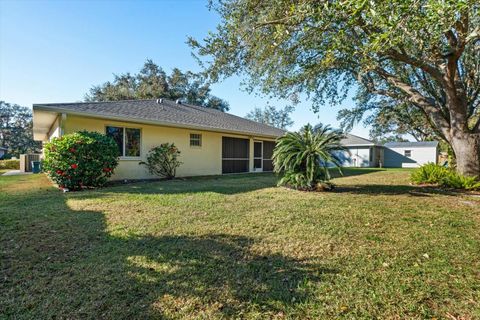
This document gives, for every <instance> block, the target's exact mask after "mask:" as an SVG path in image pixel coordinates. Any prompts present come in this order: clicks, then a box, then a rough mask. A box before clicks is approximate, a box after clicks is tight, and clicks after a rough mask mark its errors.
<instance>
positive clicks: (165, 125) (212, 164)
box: [33, 99, 285, 179]
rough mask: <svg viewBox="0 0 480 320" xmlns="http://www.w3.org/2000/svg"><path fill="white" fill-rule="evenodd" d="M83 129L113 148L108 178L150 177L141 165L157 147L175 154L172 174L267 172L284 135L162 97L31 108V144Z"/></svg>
mask: <svg viewBox="0 0 480 320" xmlns="http://www.w3.org/2000/svg"><path fill="white" fill-rule="evenodd" d="M81 130H87V131H97V132H102V133H105V134H107V135H109V136H111V137H112V138H113V139H114V140H115V141H116V142H117V144H118V147H119V153H120V161H119V165H118V167H117V169H116V170H115V175H114V176H113V177H112V178H113V179H148V178H154V176H152V175H151V174H150V173H149V172H148V171H147V168H146V167H145V166H144V165H140V164H139V163H140V162H141V161H145V160H146V155H147V153H148V151H149V150H150V149H151V148H153V147H156V146H158V145H160V144H161V143H165V142H169V143H174V144H175V145H176V146H177V147H178V149H179V150H180V152H181V154H180V161H182V162H183V164H182V165H181V166H180V167H179V168H178V170H177V175H178V176H198V175H217V174H223V173H240V172H260V171H272V170H273V164H272V153H273V149H274V147H275V139H276V138H278V137H279V136H281V135H283V134H284V133H285V131H283V130H280V129H277V128H274V127H271V126H268V125H265V124H261V123H257V122H254V121H251V120H247V119H244V118H241V117H237V116H235V115H232V114H228V113H224V112H221V111H218V110H214V109H208V108H204V107H199V106H194V105H190V104H185V103H182V102H180V101H177V102H175V101H170V100H166V99H156V100H129V101H110V102H82V103H54V104H34V105H33V134H34V139H35V140H37V141H43V142H45V141H48V140H50V139H52V138H53V137H60V136H62V135H64V134H68V133H73V132H76V131H81Z"/></svg>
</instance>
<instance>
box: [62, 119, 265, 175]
mask: <svg viewBox="0 0 480 320" xmlns="http://www.w3.org/2000/svg"><path fill="white" fill-rule="evenodd" d="M107 125H114V126H120V127H128V128H139V129H141V146H140V157H139V158H130V159H126V158H120V162H119V165H118V167H117V168H116V169H115V174H114V176H113V177H112V179H113V180H121V179H149V178H157V177H155V176H152V175H151V174H150V173H149V172H148V170H147V169H146V167H145V166H144V165H139V162H140V161H142V160H145V158H146V155H147V153H148V151H149V150H150V149H151V148H153V147H156V146H158V145H160V144H161V143H165V142H169V143H174V144H175V145H176V146H177V147H178V149H179V150H180V152H181V154H180V161H182V162H183V164H182V165H181V166H180V167H179V168H178V170H177V176H179V177H188V176H198V175H217V174H221V173H222V136H229V137H238V138H248V139H250V171H253V141H254V140H269V141H273V139H270V138H262V137H253V136H242V135H234V134H228V133H220V132H211V131H201V130H194V129H184V128H171V127H161V126H155V125H147V124H138V123H132V122H119V121H110V120H106V119H97V118H89V117H80V116H70V115H67V117H66V119H64V120H63V121H62V127H63V130H64V134H68V133H73V132H76V131H80V130H87V131H97V132H101V133H105V127H106V126H107ZM190 133H200V134H202V146H201V147H191V146H190Z"/></svg>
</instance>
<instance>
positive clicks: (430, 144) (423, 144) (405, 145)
mask: <svg viewBox="0 0 480 320" xmlns="http://www.w3.org/2000/svg"><path fill="white" fill-rule="evenodd" d="M384 146H385V147H387V148H395V147H397V148H415V147H436V146H438V141H415V142H410V141H407V142H387V143H385V144H384Z"/></svg>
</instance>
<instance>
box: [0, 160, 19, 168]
mask: <svg viewBox="0 0 480 320" xmlns="http://www.w3.org/2000/svg"><path fill="white" fill-rule="evenodd" d="M4 169H14V170H18V169H20V160H0V170H4Z"/></svg>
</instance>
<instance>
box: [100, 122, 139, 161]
mask: <svg viewBox="0 0 480 320" xmlns="http://www.w3.org/2000/svg"><path fill="white" fill-rule="evenodd" d="M107 127H116V128H122V131H123V154H122V155H120V156H119V158H120V160H139V159H141V158H142V136H143V133H142V129H141V128H134V127H125V126H121V125H117V124H106V125H105V134H106V133H107ZM125 129H135V130H139V131H140V150H139V151H140V155H138V156H126V155H125V152H126V151H127V148H126V145H125V142H126V130H125Z"/></svg>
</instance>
